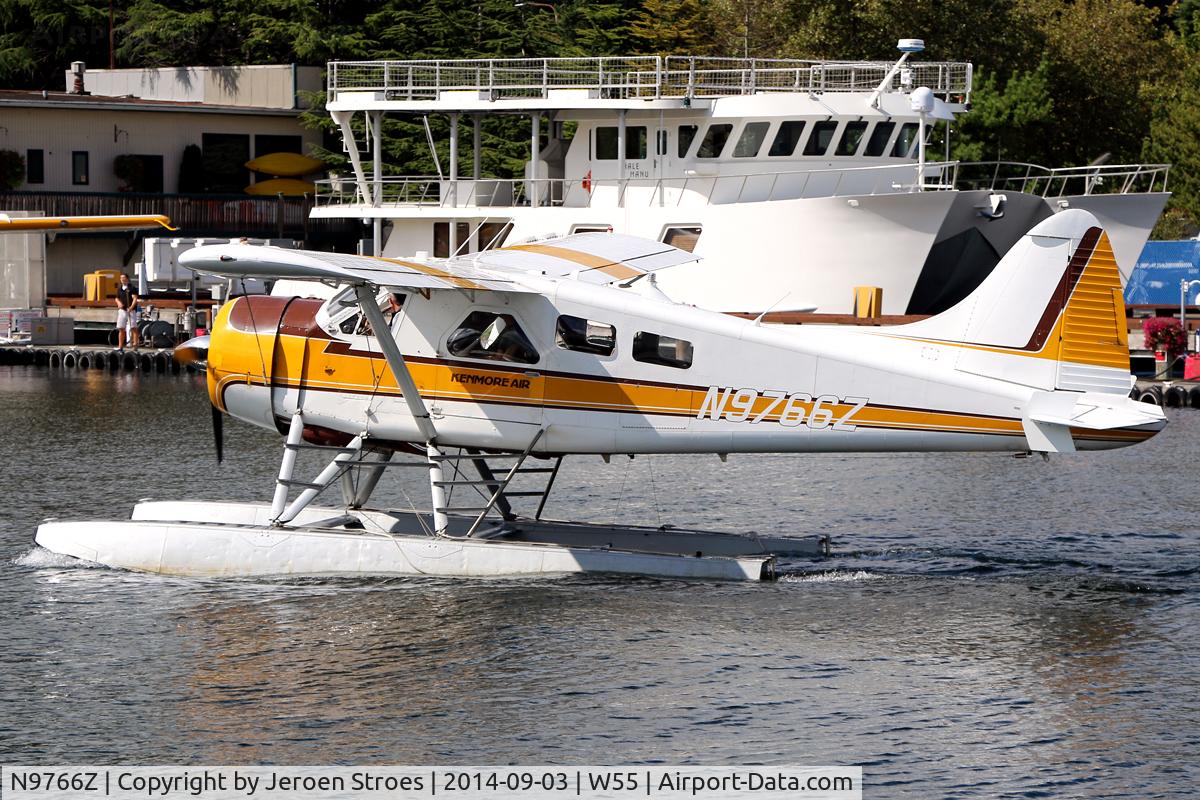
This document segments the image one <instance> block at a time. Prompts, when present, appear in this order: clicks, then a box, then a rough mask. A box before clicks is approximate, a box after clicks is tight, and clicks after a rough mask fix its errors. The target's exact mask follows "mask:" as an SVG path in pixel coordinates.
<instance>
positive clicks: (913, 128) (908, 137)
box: [892, 122, 917, 158]
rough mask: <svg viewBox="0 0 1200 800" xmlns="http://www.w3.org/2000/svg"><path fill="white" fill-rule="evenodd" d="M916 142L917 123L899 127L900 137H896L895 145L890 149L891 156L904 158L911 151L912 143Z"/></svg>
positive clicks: (907, 123)
mask: <svg viewBox="0 0 1200 800" xmlns="http://www.w3.org/2000/svg"><path fill="white" fill-rule="evenodd" d="M916 140H917V123H915V122H906V123H904V124H903V125H901V126H900V135H899V136H897V137H896V144H895V146H894V147H892V156H893V157H894V158H906V157H907V156H908V151H910V150H912V146H913V142H915V141H916Z"/></svg>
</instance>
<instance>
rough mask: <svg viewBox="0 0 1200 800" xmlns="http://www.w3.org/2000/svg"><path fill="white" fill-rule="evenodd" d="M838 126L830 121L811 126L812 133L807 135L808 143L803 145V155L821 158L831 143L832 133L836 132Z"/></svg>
mask: <svg viewBox="0 0 1200 800" xmlns="http://www.w3.org/2000/svg"><path fill="white" fill-rule="evenodd" d="M837 126H838V124H837V123H836V122H833V121H832V120H827V121H825V122H818V123H816V124H815V125H813V129H812V133H810V134H809V135H808V141H807V142H805V144H804V155H806V156H823V155H825V152H826V151H827V150H828V149H829V144H830V143H831V142H832V141H833V132H834V131H836V130H837Z"/></svg>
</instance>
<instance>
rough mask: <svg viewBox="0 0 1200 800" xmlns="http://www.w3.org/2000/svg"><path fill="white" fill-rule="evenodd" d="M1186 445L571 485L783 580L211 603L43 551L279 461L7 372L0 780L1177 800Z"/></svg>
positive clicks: (1189, 729)
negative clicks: (6, 767)
mask: <svg viewBox="0 0 1200 800" xmlns="http://www.w3.org/2000/svg"><path fill="white" fill-rule="evenodd" d="M1168 415H1169V416H1170V418H1171V425H1170V426H1169V427H1168V429H1167V431H1166V432H1165V433H1164V434H1162V435H1160V436H1158V437H1156V438H1155V439H1154V440H1152V441H1151V442H1149V443H1147V444H1145V445H1142V446H1140V447H1134V448H1130V449H1126V450H1122V451H1114V452H1109V453H1100V454H1088V455H1078V456H1067V457H1056V458H1054V459H1053V460H1052V461H1051V462H1050V463H1048V464H1047V463H1043V462H1041V460H1038V459H1028V460H1024V461H1020V460H1014V459H1012V458H1008V457H1003V456H997V455H936V456H934V455H930V456H923V455H917V456H910V455H883V456H803V457H758V458H752V457H731V458H730V460H729V463H727V464H722V463H721V462H720V461H719V460H718V459H716V458H715V457H713V458H701V459H685V458H673V457H657V458H653V459H646V458H640V457H639V458H638V459H636V460H634V461H632V462H630V461H628V460H626V459H614V460H613V462H612V464H609V465H605V464H604V463H603V462H602V461H600V460H599V459H597V458H586V459H585V458H578V459H575V460H574V462H572V461H571V460H568V461H567V462H564V468H563V469H564V472H563V475H562V476H561V477H560V479H559V483H558V487H557V488H556V493H555V497H554V499H553V500H552V501H551V506H550V511H551V512H552V513H553V515H555V516H560V517H575V518H588V519H607V520H616V521H622V522H649V523H654V524H658V523H660V522H673V523H677V524H692V525H699V526H704V527H710V528H734V527H736V528H752V529H757V530H762V531H770V532H773V533H789V532H791V533H806V532H814V531H824V532H828V533H829V534H830V535H832V536H833V537H834V550H835V552H834V556H833V557H832V558H831V559H828V560H826V561H820V562H811V561H805V560H791V561H786V562H785V563H784V564H783V571H784V575H783V578H782V579H781V580H780V581H779V582H778V583H775V584H765V585H742V584H708V583H689V582H682V581H661V580H649V579H640V580H639V579H615V578H607V577H599V578H556V579H538V580H497V581H472V582H454V581H441V580H428V579H423V580H399V579H397V580H353V581H350V580H340V581H331V580H294V581H286V582H280V581H275V582H270V581H204V580H182V579H173V578H162V577H154V576H144V575H136V574H130V573H123V572H118V571H114V570H109V569H104V568H96V567H89V566H87V565H84V564H81V563H79V562H75V561H72V560H70V559H65V558H61V557H58V556H54V555H52V554H50V553H47V552H46V551H42V550H39V549H36V548H34V547H32V545H31V543H30V536H31V535H32V533H33V530H34V527H35V525H36V522H37V521H38V520H40V519H42V518H44V517H47V516H59V517H64V518H74V517H89V516H92V517H109V518H112V517H114V516H124V515H127V514H128V512H129V509H130V507H131V505H132V503H133V502H134V501H135V500H137V499H139V498H142V497H156V498H176V499H178V498H196V497H199V498H214V499H215V498H221V499H246V500H264V499H266V498H267V497H268V496H269V492H270V490H271V488H272V477H273V475H274V472H275V470H276V469H277V467H278V457H279V452H280V448H279V444H280V440H279V438H278V437H276V436H274V435H272V434H270V433H269V432H265V431H256V430H254V429H251V428H249V427H247V426H244V425H241V424H240V423H236V422H228V423H227V426H226V439H227V447H226V451H227V458H226V462H225V464H224V465H222V466H221V467H219V468H218V467H217V466H216V465H215V463H214V459H213V457H212V447H211V443H210V433H209V430H208V424H209V423H208V407H207V400H206V398H205V396H204V393H203V391H202V384H201V383H200V382H199V380H198V379H196V378H190V377H177V378H173V377H160V376H143V375H130V374H119V375H115V376H113V375H106V374H101V373H96V372H91V373H87V372H68V373H57V374H56V373H53V372H50V371H47V370H44V369H31V368H16V367H3V368H0V431H3V433H0V436H2V437H3V442H4V448H3V453H4V457H5V463H4V475H5V477H4V480H3V484H2V486H3V490H2V491H3V500H2V501H0V619H2V620H3V621H4V622H3V625H4V628H3V630H4V637H3V647H0V676H2V680H0V761H3V762H8V763H18V762H20V763H45V764H52V763H72V762H73V763H164V762H165V763H175V762H178V763H202V762H203V763H273V764H286V763H296V764H299V763H323V762H338V763H401V764H402V763H461V764H468V763H541V764H547V763H548V764H578V763H633V762H639V763H644V762H656V763H704V764H735V763H754V762H758V763H772V764H785V763H789V764H838V763H844V764H861V765H863V766H864V768H865V779H866V781H867V796H871V797H889V798H891V797H919V798H926V797H985V798H991V797H1045V796H1053V797H1114V798H1115V797H1122V798H1127V797H1133V796H1137V797H1189V796H1192V795H1193V794H1194V790H1195V787H1196V785H1197V784H1198V783H1200V769H1198V768H1197V766H1196V765H1197V764H1200V699H1198V698H1200V693H1198V692H1197V688H1196V687H1197V686H1198V685H1200V642H1198V641H1197V633H1196V632H1197V623H1198V622H1200V613H1198V612H1200V591H1198V588H1197V583H1198V578H1200V522H1198V520H1200V515H1198V513H1197V512H1198V511H1200V494H1198V493H1197V492H1196V491H1195V481H1196V478H1195V475H1196V467H1197V463H1196V455H1197V452H1198V449H1197V442H1198V441H1200V412H1195V411H1188V410H1181V411H1168ZM309 466H311V464H310V465H309ZM399 472H407V471H403V470H394V471H393V475H395V473H399ZM409 479H410V480H412V476H409ZM388 480H389V481H397V480H399V478H398V477H391V478H389V479H388ZM406 495H407V496H411V497H412V498H413V499H416V500H418V502H424V495H423V492H422V489H421V486H420V483H419V481H415V482H413V483H410V484H406V485H401V484H399V483H386V482H385V484H384V485H383V487H381V490H380V497H381V499H384V500H386V501H387V502H389V503H393V504H396V505H405V504H406Z"/></svg>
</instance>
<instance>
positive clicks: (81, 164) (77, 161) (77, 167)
mask: <svg viewBox="0 0 1200 800" xmlns="http://www.w3.org/2000/svg"><path fill="white" fill-rule="evenodd" d="M71 183H73V184H75V185H76V186H87V185H88V154H87V151H86V150H75V151H73V152H72V153H71Z"/></svg>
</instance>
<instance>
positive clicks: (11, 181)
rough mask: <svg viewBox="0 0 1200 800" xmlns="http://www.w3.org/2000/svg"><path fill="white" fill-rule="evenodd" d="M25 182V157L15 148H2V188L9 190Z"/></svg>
mask: <svg viewBox="0 0 1200 800" xmlns="http://www.w3.org/2000/svg"><path fill="white" fill-rule="evenodd" d="M24 182H25V157H24V156H22V155H21V154H20V153H18V152H16V151H14V150H0V189H2V190H4V191H9V190H12V189H15V188H17V187H18V186H20V185H21V184H22V183H24Z"/></svg>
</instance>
